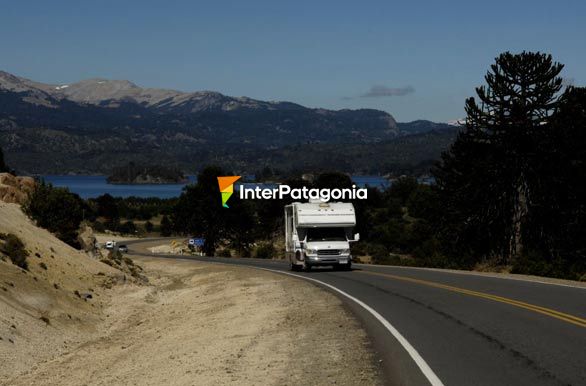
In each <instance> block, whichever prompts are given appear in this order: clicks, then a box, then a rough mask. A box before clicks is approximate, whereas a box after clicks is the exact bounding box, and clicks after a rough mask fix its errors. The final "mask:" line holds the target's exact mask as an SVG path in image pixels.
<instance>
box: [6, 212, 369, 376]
mask: <svg viewBox="0 0 586 386" xmlns="http://www.w3.org/2000/svg"><path fill="white" fill-rule="evenodd" d="M0 232H3V233H14V234H16V235H17V236H18V237H20V238H21V239H22V240H23V241H24V242H25V245H26V248H27V249H28V250H29V251H30V254H31V256H30V257H29V266H30V271H29V272H27V271H24V270H21V269H20V268H18V267H16V266H15V265H13V264H12V263H11V262H9V261H0V363H2V365H1V366H0V385H11V386H12V385H33V384H34V385H37V384H43V385H81V384H84V385H112V384H116V385H134V384H146V385H161V384H166V385H219V384H221V385H224V384H234V385H257V384H273V385H324V384H338V385H340V384H341V385H358V384H364V385H372V384H377V383H379V373H378V370H377V366H376V365H374V364H373V363H374V361H373V358H372V355H371V354H370V353H369V351H368V343H367V340H366V337H365V333H364V332H363V331H362V330H361V329H360V327H359V326H358V325H357V322H356V321H355V320H354V319H353V318H352V317H351V315H349V314H348V313H347V312H346V311H345V310H344V308H343V307H342V305H341V303H340V301H339V300H338V299H337V298H336V297H334V296H333V295H331V294H329V293H327V292H324V291H322V290H320V289H318V288H316V287H314V286H312V285H311V284H308V283H305V282H300V281H297V280H295V279H293V278H286V277H283V276H281V275H276V274H272V273H268V272H263V271H258V270H252V269H248V268H242V267H224V266H218V265H210V264H204V263H198V262H190V261H172V260H168V259H156V258H146V257H145V258H140V259H138V263H140V264H141V265H143V266H144V268H145V274H146V275H147V276H148V278H149V283H148V284H146V285H138V284H136V283H133V282H130V280H129V279H128V280H126V281H124V279H123V276H122V274H121V273H120V271H117V270H115V269H113V268H111V267H109V266H107V265H106V264H102V263H100V262H98V261H96V260H93V259H91V258H89V257H87V255H85V254H83V253H81V252H78V251H76V250H74V249H72V248H70V247H68V246H67V245H65V244H63V243H61V242H60V241H59V240H57V239H55V238H54V237H53V236H52V235H51V234H49V233H48V232H46V231H44V230H40V229H38V228H36V227H35V226H34V225H33V224H32V223H31V222H30V221H29V220H28V219H27V218H26V217H25V216H24V215H23V214H22V212H21V211H20V208H19V206H18V205H16V204H4V203H0ZM36 254H38V255H39V256H40V257H37V256H36ZM41 263H44V264H45V265H46V266H47V269H46V270H45V269H43V268H41V266H40V264H41ZM54 284H56V285H57V286H55V285H54ZM75 291H77V292H78V293H79V294H80V295H81V296H82V297H79V296H77V295H76V294H75ZM86 294H91V295H92V298H91V299H87V300H84V299H83V295H86ZM42 318H43V319H45V321H43V319H42ZM46 321H48V322H49V323H48V324H47V323H46Z"/></svg>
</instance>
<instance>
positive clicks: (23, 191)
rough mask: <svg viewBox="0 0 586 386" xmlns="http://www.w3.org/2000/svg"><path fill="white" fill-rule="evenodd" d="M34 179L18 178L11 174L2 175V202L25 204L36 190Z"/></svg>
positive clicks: (0, 180)
mask: <svg viewBox="0 0 586 386" xmlns="http://www.w3.org/2000/svg"><path fill="white" fill-rule="evenodd" d="M35 185H36V182H35V180H34V178H32V177H17V176H13V175H12V174H10V173H0V201H4V202H8V203H15V204H20V205H22V204H24V203H25V201H26V199H27V197H28V195H29V194H30V193H31V192H32V191H33V189H34V188H35Z"/></svg>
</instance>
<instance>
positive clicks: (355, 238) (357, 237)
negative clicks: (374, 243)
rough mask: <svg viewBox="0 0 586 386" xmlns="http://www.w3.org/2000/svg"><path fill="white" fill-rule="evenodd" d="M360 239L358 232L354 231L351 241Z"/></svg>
mask: <svg viewBox="0 0 586 386" xmlns="http://www.w3.org/2000/svg"><path fill="white" fill-rule="evenodd" d="M359 240H360V233H354V240H353V241H359Z"/></svg>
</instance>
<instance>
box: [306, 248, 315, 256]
mask: <svg viewBox="0 0 586 386" xmlns="http://www.w3.org/2000/svg"><path fill="white" fill-rule="evenodd" d="M305 254H306V255H315V254H317V249H315V248H307V249H306V250H305Z"/></svg>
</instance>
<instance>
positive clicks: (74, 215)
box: [23, 181, 84, 248]
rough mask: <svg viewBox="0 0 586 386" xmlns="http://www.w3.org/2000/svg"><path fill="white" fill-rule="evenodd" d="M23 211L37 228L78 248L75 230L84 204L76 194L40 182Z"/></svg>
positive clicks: (79, 221)
mask: <svg viewBox="0 0 586 386" xmlns="http://www.w3.org/2000/svg"><path fill="white" fill-rule="evenodd" d="M23 210H24V212H25V213H26V214H27V215H28V216H29V217H30V218H31V219H33V220H35V221H36V223H37V225H38V226H40V227H42V228H45V229H47V230H49V231H50V232H52V233H54V234H55V235H56V236H57V237H58V238H59V239H61V240H62V241H64V242H66V243H67V244H69V245H71V246H73V247H76V248H79V247H80V246H79V242H78V241H77V230H78V229H79V224H80V223H81V220H82V219H83V210H84V203H83V201H82V199H81V198H80V197H79V196H78V195H77V194H73V193H70V192H69V190H67V189H66V188H54V187H53V186H52V185H51V184H46V183H45V182H44V181H42V182H41V183H39V184H37V185H36V187H35V190H33V192H32V193H31V195H30V196H29V199H28V201H27V202H26V203H25V205H24V206H23Z"/></svg>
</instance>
